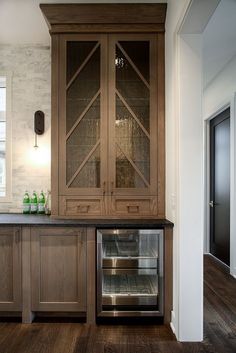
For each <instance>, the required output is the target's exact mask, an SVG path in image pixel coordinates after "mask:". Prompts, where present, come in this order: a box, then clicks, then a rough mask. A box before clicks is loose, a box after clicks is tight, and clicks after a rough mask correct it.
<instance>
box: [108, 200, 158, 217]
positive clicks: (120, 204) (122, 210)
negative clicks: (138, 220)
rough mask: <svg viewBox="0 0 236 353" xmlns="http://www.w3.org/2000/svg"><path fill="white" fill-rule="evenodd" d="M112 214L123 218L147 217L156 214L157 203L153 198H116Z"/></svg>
mask: <svg viewBox="0 0 236 353" xmlns="http://www.w3.org/2000/svg"><path fill="white" fill-rule="evenodd" d="M112 212H113V213H114V214H117V215H124V216H130V217H132V216H137V215H139V216H148V215H153V216H155V215H156V214H157V202H156V198H155V197H139V198H123V197H122V198H118V197H114V198H113V202H112Z"/></svg>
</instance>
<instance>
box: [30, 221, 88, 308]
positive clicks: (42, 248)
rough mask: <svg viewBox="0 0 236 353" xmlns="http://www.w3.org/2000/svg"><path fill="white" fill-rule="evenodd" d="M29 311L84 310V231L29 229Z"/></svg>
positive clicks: (57, 228) (76, 229) (71, 229)
mask: <svg viewBox="0 0 236 353" xmlns="http://www.w3.org/2000/svg"><path fill="white" fill-rule="evenodd" d="M31 296H32V297H31V301H32V311H57V312H62V311H65V312H69V311H73V312H85V311H86V229H84V228H71V227H70V228H62V227H53V228H50V227H47V228H41V227H40V228H36V227H34V228H31Z"/></svg>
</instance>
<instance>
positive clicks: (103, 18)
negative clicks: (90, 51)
mask: <svg viewBox="0 0 236 353" xmlns="http://www.w3.org/2000/svg"><path fill="white" fill-rule="evenodd" d="M166 7H167V5H166V4H40V8H41V10H42V12H43V14H44V16H45V18H46V19H47V22H48V25H49V26H50V25H51V26H52V25H54V24H59V23H60V24H75V23H78V24H86V23H90V24H91V23H92V24H100V23H101V24H106V23H109V24H111V23H113V24H122V23H125V24H127V23H130V24H131V23H132V24H138V23H141V24H148V23H149V24H150V23H151V24H160V23H162V24H164V23H165V17H166Z"/></svg>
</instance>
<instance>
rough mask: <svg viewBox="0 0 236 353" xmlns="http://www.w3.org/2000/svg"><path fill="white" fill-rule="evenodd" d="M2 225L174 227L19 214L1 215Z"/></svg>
mask: <svg viewBox="0 0 236 353" xmlns="http://www.w3.org/2000/svg"><path fill="white" fill-rule="evenodd" d="M0 225H10V226H13V225H14V226H23V225H24V226H32V225H35V226H40V225H45V226H47V225H49V226H50V225H55V226H70V225H77V226H83V227H85V226H87V227H89V226H92V227H106V228H110V227H111V228H113V227H145V228H160V227H166V226H169V227H173V226H174V225H173V223H171V222H170V221H168V220H166V219H56V218H52V217H50V216H46V215H24V214H19V213H1V214H0Z"/></svg>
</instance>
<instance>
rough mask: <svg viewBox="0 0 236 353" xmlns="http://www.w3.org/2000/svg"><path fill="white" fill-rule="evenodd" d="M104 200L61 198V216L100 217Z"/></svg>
mask: <svg viewBox="0 0 236 353" xmlns="http://www.w3.org/2000/svg"><path fill="white" fill-rule="evenodd" d="M101 214H102V199H100V198H88V199H87V198H79V197H78V198H76V197H73V198H72V197H60V215H63V216H100V215H101Z"/></svg>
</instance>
